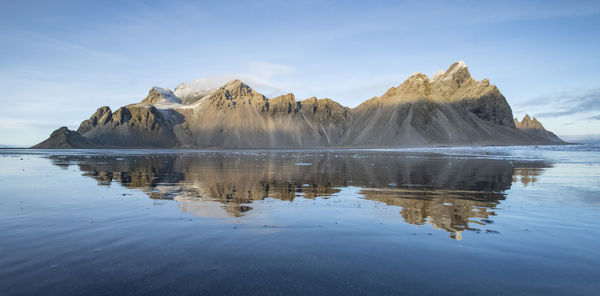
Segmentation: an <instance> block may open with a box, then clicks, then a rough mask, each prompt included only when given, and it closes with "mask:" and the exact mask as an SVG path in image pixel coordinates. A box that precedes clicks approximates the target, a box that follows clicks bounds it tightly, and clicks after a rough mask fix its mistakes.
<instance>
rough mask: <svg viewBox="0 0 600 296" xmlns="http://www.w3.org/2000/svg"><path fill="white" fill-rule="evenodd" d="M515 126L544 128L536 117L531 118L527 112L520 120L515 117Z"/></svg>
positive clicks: (519, 127) (520, 127)
mask: <svg viewBox="0 0 600 296" xmlns="http://www.w3.org/2000/svg"><path fill="white" fill-rule="evenodd" d="M515 126H516V127H517V128H518V129H538V130H546V129H545V128H544V126H543V125H542V123H541V122H539V121H538V120H537V118H535V117H533V119H532V118H531V117H530V116H529V114H525V116H524V117H523V119H522V120H521V122H519V119H518V118H515Z"/></svg>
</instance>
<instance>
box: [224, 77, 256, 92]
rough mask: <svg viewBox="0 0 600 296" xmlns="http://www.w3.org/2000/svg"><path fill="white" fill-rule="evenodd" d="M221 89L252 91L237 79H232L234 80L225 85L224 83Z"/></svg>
mask: <svg viewBox="0 0 600 296" xmlns="http://www.w3.org/2000/svg"><path fill="white" fill-rule="evenodd" d="M222 88H225V89H228V90H232V89H240V88H247V89H252V88H251V87H250V86H248V85H247V84H245V83H244V82H242V81H241V80H239V79H234V80H230V81H228V82H227V83H225V85H223V86H222Z"/></svg>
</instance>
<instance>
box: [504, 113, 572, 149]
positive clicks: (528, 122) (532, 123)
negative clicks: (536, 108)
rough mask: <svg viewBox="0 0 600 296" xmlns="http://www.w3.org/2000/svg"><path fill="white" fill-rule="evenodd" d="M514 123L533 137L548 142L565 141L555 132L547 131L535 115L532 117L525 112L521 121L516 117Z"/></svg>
mask: <svg viewBox="0 0 600 296" xmlns="http://www.w3.org/2000/svg"><path fill="white" fill-rule="evenodd" d="M514 123H515V126H516V127H517V129H519V130H521V131H523V132H525V133H527V134H529V135H530V136H531V137H533V138H536V139H542V140H544V141H546V142H553V143H564V142H563V141H562V140H561V139H560V138H558V137H557V136H556V135H555V134H554V133H552V132H550V131H547V130H546V129H545V128H544V126H543V125H542V123H541V122H539V121H538V120H537V118H535V117H534V118H533V119H531V117H529V114H525V116H524V117H523V120H521V122H519V119H518V118H515V119H514Z"/></svg>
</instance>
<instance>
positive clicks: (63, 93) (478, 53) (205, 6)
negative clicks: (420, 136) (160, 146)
mask: <svg viewBox="0 0 600 296" xmlns="http://www.w3.org/2000/svg"><path fill="white" fill-rule="evenodd" d="M0 14H1V15H0V34H1V36H2V38H0V87H1V89H2V90H3V96H2V97H1V99H0V100H2V106H3V108H1V109H0V144H16V145H32V144H35V143H37V142H39V141H41V140H43V139H45V138H46V137H47V136H48V135H49V134H50V132H51V131H52V130H54V129H56V128H57V127H59V126H63V125H66V126H69V127H70V128H73V129H75V128H77V126H78V125H79V123H80V122H81V121H82V120H84V119H86V118H88V117H89V116H90V115H91V114H92V113H93V112H94V111H95V110H96V109H97V108H98V107H99V106H102V105H108V106H110V107H111V108H116V107H119V106H122V105H126V104H129V103H133V102H137V101H139V100H141V99H142V98H143V97H145V95H146V94H147V92H148V90H149V89H150V88H151V87H152V86H154V85H157V86H163V87H167V88H171V89H173V88H174V87H175V86H177V85H178V84H179V83H180V82H184V81H191V80H194V79H197V78H201V77H217V78H219V79H224V78H235V77H240V78H241V79H242V80H244V81H247V83H248V84H249V85H250V86H252V87H254V88H256V89H258V90H260V91H262V92H264V93H265V94H266V95H268V96H274V95H278V94H282V93H287V92H293V93H294V94H295V95H296V97H298V98H307V97H311V96H317V97H319V98H323V97H328V98H332V99H334V100H337V101H339V102H340V103H342V104H344V105H346V106H349V107H354V106H356V105H358V104H359V103H360V102H362V101H364V100H365V99H368V98H371V97H373V96H379V95H381V94H383V93H384V92H385V91H386V90H387V89H388V88H389V87H391V86H396V85H398V84H400V83H401V82H402V81H404V79H406V78H407V77H408V76H410V75H411V74H412V73H413V72H423V73H425V74H427V75H430V76H431V75H432V74H433V73H434V72H435V71H436V70H438V69H446V68H447V67H448V66H449V65H450V64H451V63H452V62H454V61H458V60H464V61H465V63H466V64H467V65H468V66H469V69H470V71H471V74H472V75H473V76H474V77H475V78H476V79H479V80H480V79H483V78H489V79H490V81H491V83H493V84H496V85H498V87H499V88H500V90H501V91H502V93H503V94H504V95H505V97H506V98H507V100H508V102H509V103H510V104H511V106H512V108H513V112H514V114H515V116H519V117H522V116H523V115H524V114H525V113H526V112H527V113H529V114H531V115H534V116H536V117H538V118H539V119H540V120H541V121H542V123H543V124H544V125H545V126H546V127H547V128H548V129H550V130H552V131H554V132H556V133H557V134H559V135H573V134H600V71H599V69H600V33H599V32H600V1H447V2H446V1H364V2H356V3H354V2H351V1H129V2H127V1H119V2H111V1H11V2H8V1H3V2H2V3H1V4H0Z"/></svg>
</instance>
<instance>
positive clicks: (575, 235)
mask: <svg viewBox="0 0 600 296" xmlns="http://www.w3.org/2000/svg"><path fill="white" fill-rule="evenodd" d="M599 160H600V152H599V150H598V149H597V148H595V147H583V146H582V147H538V148H535V147H527V148H525V147H512V148H511V147H505V148H448V149H415V150H406V149H405V150H393V149H385V150H297V151H177V150H152V151H150V150H97V151H93V150H79V151H77V150H65V151H60V150H53V151H39V150H19V149H3V150H2V151H0V193H1V197H0V223H1V224H2V225H3V226H2V228H1V229H0V242H1V243H0V251H1V252H2V254H3V256H2V257H0V267H1V268H0V287H1V288H2V290H3V291H4V292H3V294H4V293H6V294H4V295H25V294H36V295H80V294H90V295H109V294H126V295H141V294H144V295H148V294H154V295H171V294H173V295H181V294H219V295H221V294H227V295H247V294H258V295H265V294H303V295H306V294H327V295H351V294H407V295H411V294H426V295H439V294H449V295H481V294H496V295H498V294H499V295H596V294H597V292H598V290H599V289H600V284H599V283H598V281H597V278H598V277H600V258H599V256H598V255H600V254H599V253H598V247H597V246H599V245H600V227H599V226H598V225H597V221H598V219H599V218H600V215H599V213H600V198H599V197H598V196H599V194H598V192H600V161H599Z"/></svg>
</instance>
